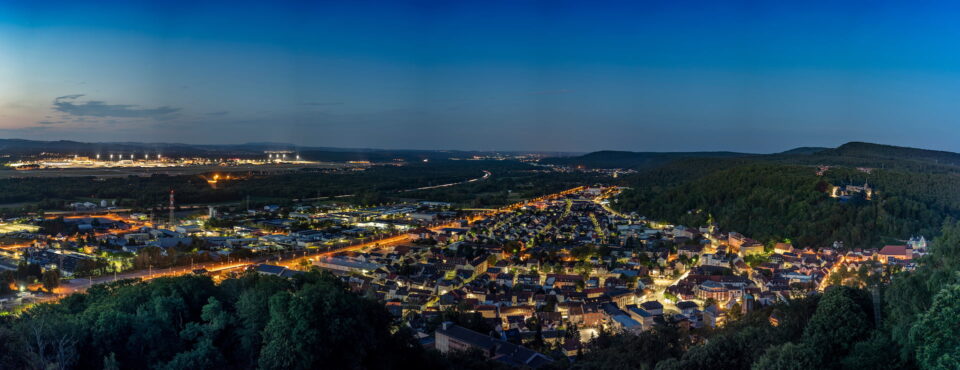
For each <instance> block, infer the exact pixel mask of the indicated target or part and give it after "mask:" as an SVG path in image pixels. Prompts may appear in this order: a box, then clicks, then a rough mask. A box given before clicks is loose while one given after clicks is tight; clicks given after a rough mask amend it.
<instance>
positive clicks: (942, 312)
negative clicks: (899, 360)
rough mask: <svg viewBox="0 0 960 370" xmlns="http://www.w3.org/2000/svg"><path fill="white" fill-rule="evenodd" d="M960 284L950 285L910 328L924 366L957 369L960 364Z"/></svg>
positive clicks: (921, 364)
mask: <svg viewBox="0 0 960 370" xmlns="http://www.w3.org/2000/svg"><path fill="white" fill-rule="evenodd" d="M958 324H960V285H958V284H953V285H949V286H947V287H945V288H943V289H942V290H940V292H939V293H937V295H936V296H935V297H934V298H933V305H931V306H930V309H928V310H927V312H925V313H924V314H923V315H921V316H920V318H919V320H917V322H916V323H914V324H913V327H912V328H911V330H910V341H911V342H912V343H913V344H914V345H915V346H916V349H917V352H916V356H917V364H918V365H920V368H921V369H955V368H957V367H958V366H960V365H958V364H960V325H958Z"/></svg>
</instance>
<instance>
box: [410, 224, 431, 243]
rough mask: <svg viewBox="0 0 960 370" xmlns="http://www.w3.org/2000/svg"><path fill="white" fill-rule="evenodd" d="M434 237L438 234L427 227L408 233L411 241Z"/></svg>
mask: <svg viewBox="0 0 960 370" xmlns="http://www.w3.org/2000/svg"><path fill="white" fill-rule="evenodd" d="M434 235H437V233H435V232H433V230H430V229H428V228H425V227H418V228H416V229H412V230H410V231H407V236H409V237H410V239H411V240H420V239H432V238H433V236H434Z"/></svg>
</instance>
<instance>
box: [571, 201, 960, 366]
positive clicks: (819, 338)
mask: <svg viewBox="0 0 960 370" xmlns="http://www.w3.org/2000/svg"><path fill="white" fill-rule="evenodd" d="M958 270H960V222H956V221H953V220H949V221H948V222H946V223H945V224H944V226H943V232H942V233H941V236H940V237H938V238H937V239H936V240H935V241H934V242H933V243H932V245H931V254H930V255H928V256H925V257H923V258H922V259H921V260H920V266H919V267H918V268H917V270H916V271H911V272H901V273H898V274H896V275H894V276H893V277H892V279H889V284H887V283H885V282H884V281H883V280H881V281H880V282H878V283H877V284H876V285H872V286H868V287H866V289H861V288H859V287H849V286H834V287H830V288H828V289H827V290H826V292H824V293H823V294H822V295H820V294H815V295H812V296H809V297H806V298H802V299H795V300H792V301H791V302H789V303H780V304H777V305H773V306H768V307H764V308H763V309H760V310H757V311H754V312H752V313H749V314H747V315H746V316H745V317H743V318H742V319H740V320H739V321H735V322H733V323H731V324H730V325H727V326H725V327H723V328H721V329H718V330H715V331H713V332H709V331H708V332H702V331H691V330H686V329H683V328H680V327H676V326H670V325H663V326H659V327H657V328H655V329H654V330H652V331H649V332H644V333H643V334H640V335H631V334H621V335H610V334H608V333H601V335H600V336H599V337H598V338H597V339H596V340H594V341H592V342H591V343H590V344H589V345H588V347H589V351H587V352H586V353H585V354H584V355H583V356H582V358H580V359H579V360H578V361H576V362H574V363H572V364H563V363H561V364H558V365H559V366H560V367H565V368H571V369H656V370H678V369H691V370H693V369H708V368H713V369H744V370H747V369H754V370H789V369H797V370H809V369H873V370H884V369H891V370H893V369H915V368H919V369H956V368H958V366H960V276H958V275H957V271H958ZM873 292H876V294H874V293H873ZM878 308H879V310H880V315H876V310H877V309H878ZM771 315H774V316H776V317H777V319H778V320H777V321H776V322H777V325H773V324H772V323H771V320H770V319H769V318H770V316H771ZM877 319H879V325H878V324H877V321H878V320H877Z"/></svg>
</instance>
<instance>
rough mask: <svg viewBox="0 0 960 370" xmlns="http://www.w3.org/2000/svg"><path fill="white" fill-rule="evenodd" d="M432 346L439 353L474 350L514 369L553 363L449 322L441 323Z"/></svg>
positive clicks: (521, 348)
mask: <svg viewBox="0 0 960 370" xmlns="http://www.w3.org/2000/svg"><path fill="white" fill-rule="evenodd" d="M434 346H435V348H436V349H437V350H438V351H440V352H441V353H447V352H451V351H466V350H469V349H471V348H475V349H478V350H480V351H483V353H484V354H485V355H486V356H487V358H489V359H491V360H494V361H497V362H501V363H504V364H507V365H511V366H516V367H530V368H533V369H537V368H540V367H542V366H544V365H547V364H550V363H552V362H553V360H552V359H550V357H547V356H546V355H544V354H541V353H539V352H536V351H533V350H531V349H529V348H526V347H523V346H518V345H516V344H513V343H510V342H507V341H505V340H501V339H497V338H493V337H491V336H488V335H484V334H481V333H478V332H475V331H473V330H470V329H467V328H464V327H462V326H459V325H455V324H453V323H450V322H445V323H443V326H441V327H440V328H439V329H437V331H436V332H434Z"/></svg>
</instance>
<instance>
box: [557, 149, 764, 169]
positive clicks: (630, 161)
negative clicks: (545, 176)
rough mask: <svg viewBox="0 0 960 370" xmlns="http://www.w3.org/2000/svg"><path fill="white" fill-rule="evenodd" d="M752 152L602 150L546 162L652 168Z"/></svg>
mask: <svg viewBox="0 0 960 370" xmlns="http://www.w3.org/2000/svg"><path fill="white" fill-rule="evenodd" d="M753 155H754V154H747V153H736V152H626V151H612V150H604V151H599V152H593V153H588V154H585V155H582V156H579V157H567V158H547V159H545V160H543V162H544V163H547V164H555V165H564V166H584V167H587V168H633V169H643V168H653V167H657V166H660V165H664V164H667V163H669V162H672V161H675V160H678V159H683V158H737V157H747V156H753Z"/></svg>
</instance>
